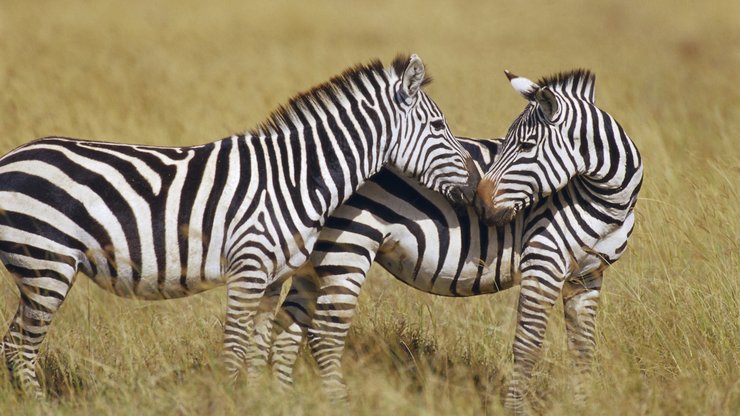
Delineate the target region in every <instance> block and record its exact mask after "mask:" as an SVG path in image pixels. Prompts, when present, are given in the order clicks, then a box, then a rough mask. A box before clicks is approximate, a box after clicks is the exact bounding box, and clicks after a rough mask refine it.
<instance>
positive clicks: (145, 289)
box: [85, 273, 226, 300]
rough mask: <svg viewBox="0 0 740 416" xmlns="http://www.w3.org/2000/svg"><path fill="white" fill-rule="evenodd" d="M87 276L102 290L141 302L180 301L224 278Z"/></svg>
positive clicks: (147, 275)
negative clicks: (142, 300)
mask: <svg viewBox="0 0 740 416" xmlns="http://www.w3.org/2000/svg"><path fill="white" fill-rule="evenodd" d="M85 274H87V273H85ZM88 277H90V279H91V280H92V281H94V282H95V283H96V284H97V285H98V286H100V287H101V288H103V289H104V290H107V291H109V292H112V293H114V294H116V295H118V296H121V297H126V298H136V299H144V300H161V299H176V298H182V297H186V296H191V295H195V294H198V293H201V292H204V291H206V290H209V289H213V288H215V287H219V286H222V285H224V284H226V278H225V277H224V276H222V275H218V276H186V275H160V274H144V275H140V276H136V277H133V276H112V275H109V274H103V273H98V274H97V275H95V276H89V275H88Z"/></svg>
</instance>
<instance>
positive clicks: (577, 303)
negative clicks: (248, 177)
mask: <svg viewBox="0 0 740 416" xmlns="http://www.w3.org/2000/svg"><path fill="white" fill-rule="evenodd" d="M507 75H508V77H509V79H510V81H511V84H512V86H513V87H514V88H515V89H516V90H517V91H519V92H520V93H521V94H522V95H524V97H525V98H526V99H527V100H528V101H529V104H528V105H527V107H526V108H525V110H524V112H523V113H522V114H521V115H520V116H519V117H518V118H517V119H516V121H515V122H514V123H513V125H512V127H511V128H510V129H509V131H508V133H507V135H506V137H505V138H504V139H503V140H490V141H482V142H477V143H476V142H469V141H465V140H462V143H463V145H464V146H466V148H467V149H468V151H469V153H470V154H471V155H473V156H474V157H475V158H476V162H477V163H478V164H479V165H480V167H481V169H482V170H484V171H488V173H486V175H485V176H484V178H483V179H482V181H481V184H480V185H479V188H478V196H479V199H477V200H476V204H475V205H476V207H477V209H474V208H472V207H469V208H468V209H467V210H465V211H460V210H456V209H455V208H454V207H453V206H451V205H450V204H449V202H448V201H445V200H444V199H443V198H441V197H440V196H439V195H435V194H434V193H431V192H428V191H426V190H424V189H422V188H420V187H419V186H418V185H416V184H414V183H412V182H410V181H408V180H405V179H403V178H402V177H401V176H400V175H398V174H397V173H395V172H393V171H392V170H390V169H386V170H384V171H383V172H382V173H380V174H378V175H376V176H375V177H374V178H373V179H372V180H371V181H369V182H368V183H367V184H366V185H365V186H364V187H363V188H361V189H360V190H358V192H357V193H356V194H355V195H354V196H353V197H352V198H350V199H349V200H348V201H347V202H346V203H345V205H344V206H342V207H340V208H339V209H338V210H337V211H335V212H334V214H333V215H332V217H331V218H329V220H328V221H327V225H326V227H325V228H324V229H323V230H322V233H321V235H320V237H319V241H318V243H317V244H316V246H315V248H314V252H313V253H312V255H311V257H310V260H309V263H310V264H311V265H312V269H310V270H308V269H303V270H301V271H300V272H301V273H299V274H297V275H295V276H294V277H293V281H292V284H291V287H290V290H289V292H288V295H287V297H286V299H285V301H284V302H283V304H282V305H281V308H280V310H279V311H278V314H277V316H276V322H278V324H277V325H276V326H275V329H276V330H275V335H274V336H275V338H274V344H273V352H272V353H273V359H272V361H273V370H274V373H275V376H276V378H277V379H278V381H279V382H280V383H281V384H282V385H284V386H286V387H287V386H289V385H290V384H291V383H292V368H293V365H294V362H295V359H296V356H297V354H298V346H299V345H300V342H301V340H302V339H303V337H305V336H306V335H307V336H308V339H309V347H310V350H311V353H312V355H313V357H314V358H315V359H316V361H317V364H318V367H319V371H320V373H321V375H322V384H323V389H324V391H325V392H326V393H327V395H328V396H329V397H330V398H332V399H334V400H338V401H344V400H346V399H347V390H346V387H345V384H344V381H343V375H342V369H341V356H342V353H343V350H344V342H345V337H346V335H347V332H348V331H349V327H350V324H351V320H352V317H353V314H354V310H355V307H356V305H357V298H358V296H359V294H360V290H361V288H362V284H363V283H364V281H365V278H366V275H367V272H368V270H369V268H370V266H371V264H372V263H373V261H376V262H378V263H379V264H380V265H382V266H383V267H384V268H385V269H387V270H388V271H389V272H390V273H391V274H392V275H393V276H395V277H396V278H397V279H399V280H401V281H403V282H404V283H406V284H408V285H410V286H412V287H414V288H416V289H419V290H421V291H424V292H427V293H432V294H436V295H442V296H452V297H465V296H475V295H481V294H488V293H496V292H499V291H502V290H506V289H509V288H512V287H514V286H521V292H520V295H519V306H518V309H517V311H518V316H517V324H518V325H517V329H516V336H515V339H514V343H513V344H514V346H513V355H514V368H513V375H512V377H511V382H510V384H509V387H508V392H507V395H506V398H505V405H506V407H507V408H509V409H512V410H513V411H515V412H522V411H523V410H524V406H525V404H524V398H525V395H526V393H527V383H528V380H529V378H530V375H531V370H532V367H533V365H534V364H535V362H536V360H537V357H538V356H539V351H540V349H541V346H542V340H543V336H544V331H545V327H546V325H547V320H548V315H549V312H550V310H551V308H552V306H553V304H554V303H555V301H556V299H557V297H558V296H560V295H562V302H563V304H564V307H565V312H564V315H565V320H566V329H567V339H568V349H569V351H570V355H571V357H572V361H573V365H574V367H573V368H574V374H573V375H574V379H575V380H574V381H575V385H574V395H575V398H576V400H577V401H580V402H582V401H583V400H585V393H584V387H585V386H584V385H583V380H584V378H585V377H584V376H586V375H587V372H588V369H589V367H590V362H591V360H592V356H593V352H594V347H595V339H594V330H595V326H594V325H595V316H596V309H597V305H598V299H599V294H600V290H601V282H602V275H603V272H604V270H605V269H606V268H607V267H608V266H609V265H611V264H612V263H613V262H615V261H616V260H618V259H619V258H620V257H621V256H622V254H623V253H624V250H625V248H626V244H627V240H628V238H629V236H630V234H631V232H632V229H633V226H634V212H633V209H634V206H635V202H636V199H637V194H638V192H639V189H640V186H641V182H642V164H641V161H640V155H639V152H638V150H637V148H636V147H635V145H634V143H633V142H632V141H631V139H630V138H629V137H628V136H627V134H626V133H625V132H624V131H623V130H622V127H621V126H620V125H619V124H618V123H617V122H616V121H615V120H614V119H613V118H612V117H611V116H610V115H609V114H608V113H606V112H604V111H602V110H600V109H599V108H598V107H596V105H595V101H594V84H595V76H594V75H593V74H592V73H591V72H589V71H586V70H576V71H572V72H566V73H561V74H558V75H555V76H552V77H547V78H543V79H542V80H540V81H539V82H538V83H534V82H531V81H529V80H526V79H525V78H522V77H517V76H514V75H511V74H510V73H508V72H507ZM476 148H477V149H476ZM507 209H509V210H511V211H506V210H507ZM512 211H513V212H512ZM502 212H503V213H502ZM517 214H518V215H517Z"/></svg>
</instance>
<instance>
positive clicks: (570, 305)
mask: <svg viewBox="0 0 740 416" xmlns="http://www.w3.org/2000/svg"><path fill="white" fill-rule="evenodd" d="M602 275H603V271H602V270H599V271H596V272H593V273H591V274H589V275H586V276H584V277H578V278H574V279H570V280H568V281H567V282H566V284H565V286H564V287H563V306H564V308H563V309H564V314H565V328H566V331H567V336H568V350H569V351H570V355H571V358H572V364H573V374H572V376H573V381H574V391H573V394H574V398H575V401H576V403H578V404H584V403H585V401H586V398H587V394H586V388H585V383H586V381H587V378H588V375H589V374H590V371H591V364H592V361H593V356H594V349H595V347H596V339H595V334H594V332H595V330H596V311H597V308H598V304H599V294H600V291H601V279H602Z"/></svg>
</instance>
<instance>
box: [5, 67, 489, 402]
mask: <svg viewBox="0 0 740 416" xmlns="http://www.w3.org/2000/svg"><path fill="white" fill-rule="evenodd" d="M428 82H429V78H428V77H426V75H425V67H424V64H423V62H422V60H421V59H420V58H419V57H418V56H417V55H410V56H408V57H406V58H404V57H403V56H400V55H399V56H398V57H397V58H396V59H395V60H393V62H392V64H391V66H390V67H389V68H387V69H386V68H384V67H383V65H382V64H381V63H380V61H378V60H374V61H372V62H370V63H369V64H361V65H357V66H355V67H353V68H351V69H348V70H346V71H345V72H343V73H342V74H341V75H339V76H336V77H334V78H332V79H331V80H330V81H328V82H327V83H325V84H322V85H320V86H318V87H315V88H313V89H311V90H310V91H308V92H306V93H303V94H299V95H297V96H296V97H294V98H292V99H291V100H290V101H289V103H288V105H287V106H282V107H279V108H278V109H277V110H276V111H274V112H273V113H272V114H271V115H270V117H269V118H268V120H267V121H266V122H264V123H262V124H260V125H259V126H258V127H257V128H256V129H254V130H251V131H249V132H247V133H245V134H239V135H233V136H230V137H227V138H224V139H222V140H219V141H215V142H212V143H208V144H204V145H199V146H192V147H154V146H144V145H129V144H117V143H108V142H99V141H85V140H77V139H69V138H61V137H47V138H43V139H38V140H36V141H33V142H30V143H29V144H26V145H24V146H21V147H19V148H17V149H15V150H13V151H11V152H10V153H9V154H7V155H5V156H4V157H2V159H0V213H1V214H2V215H0V260H2V262H3V264H4V265H5V267H6V268H7V270H8V271H9V272H10V274H11V275H12V276H13V278H14V280H15V283H16V285H17V286H18V289H19V292H20V300H19V304H18V309H17V312H16V314H15V316H14V318H13V319H12V321H11V324H10V328H9V329H8V332H7V333H6V335H5V337H4V338H3V341H2V348H3V352H4V355H5V359H6V364H7V366H8V368H9V369H10V373H11V380H12V381H13V382H14V384H16V385H17V386H18V387H20V390H21V391H22V392H25V393H27V394H31V395H33V396H35V397H43V391H42V389H41V386H40V383H39V381H38V378H37V376H36V361H37V357H38V350H39V345H40V344H41V342H42V341H43V339H44V336H45V335H46V333H47V331H48V329H49V325H50V324H51V321H52V318H53V316H54V313H55V312H56V311H57V310H58V308H59V307H60V305H61V304H62V302H63V301H64V298H65V297H66V295H67V293H68V291H69V289H70V288H71V286H72V283H73V281H74V278H75V275H76V273H77V272H78V271H79V272H82V273H83V274H85V275H86V276H88V277H89V278H90V279H92V280H93V281H94V282H95V283H96V284H98V285H99V286H100V287H102V288H104V289H105V290H108V291H110V292H112V293H114V294H116V295H119V296H123V297H135V298H139V299H148V300H156V299H170V298H179V297H184V296H189V295H193V294H196V293H199V292H202V291H205V290H208V289H210V288H213V287H215V286H221V285H226V287H227V298H228V299H227V310H226V320H225V324H224V334H225V335H224V347H223V360H224V365H225V368H226V370H227V373H228V374H229V377H230V378H231V379H235V378H236V376H237V374H238V373H239V372H240V370H241V367H242V366H243V364H245V363H246V364H247V368H248V371H247V377H248V380H250V379H251V378H252V377H251V376H250V374H251V373H252V372H251V370H250V369H254V368H257V369H259V368H260V367H264V366H265V365H266V357H267V355H268V350H269V345H267V344H266V343H265V340H264V339H262V338H261V337H260V336H259V334H255V333H254V322H255V320H258V319H259V316H260V314H264V311H266V310H269V309H270V307H273V308H274V305H270V302H272V299H271V298H270V297H265V296H263V295H264V293H265V291H266V290H270V289H269V288H271V287H274V286H279V285H280V284H281V282H282V280H284V278H285V276H287V275H288V274H289V273H291V272H292V271H293V270H295V269H296V268H298V267H299V266H300V265H301V264H303V263H304V262H305V261H306V259H307V257H308V254H309V253H310V252H311V250H312V249H313V246H314V245H315V242H316V240H317V237H318V234H319V230H320V229H321V228H322V226H323V225H324V223H325V222H326V219H327V218H328V216H329V215H330V214H331V213H332V212H333V211H334V210H335V209H336V208H337V207H338V206H340V205H341V204H342V203H343V202H344V201H345V200H347V198H349V197H350V195H352V194H353V193H354V191H355V190H356V189H358V188H359V187H360V186H361V185H362V184H363V183H364V182H365V181H366V180H367V179H368V178H369V177H370V176H372V175H373V174H374V173H376V172H377V171H379V170H380V169H381V167H382V166H384V165H386V164H387V165H389V166H393V167H396V168H397V169H399V170H400V171H402V172H403V173H404V174H405V175H409V176H410V177H414V178H417V179H418V180H420V182H421V183H422V184H423V186H426V187H429V188H430V189H433V190H434V191H437V192H440V193H441V194H444V195H445V197H447V198H450V200H451V201H454V202H456V203H463V202H472V200H473V197H474V195H475V190H476V187H477V183H478V181H479V180H480V173H479V172H478V170H477V168H475V165H474V163H473V162H472V159H471V157H470V155H468V154H467V152H466V151H465V150H464V149H463V148H462V147H461V146H460V144H459V143H458V142H457V141H455V139H454V137H453V136H452V134H451V133H450V130H449V127H448V125H447V122H446V121H445V118H444V116H443V114H442V112H441V111H440V110H439V108H438V107H437V105H436V104H435V103H434V102H433V101H432V100H431V98H429V96H427V94H426V93H425V92H424V91H423V90H422V87H423V86H424V85H425V84H427V83H428Z"/></svg>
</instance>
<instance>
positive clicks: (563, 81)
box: [537, 69, 596, 104]
mask: <svg viewBox="0 0 740 416" xmlns="http://www.w3.org/2000/svg"><path fill="white" fill-rule="evenodd" d="M595 83H596V75H595V74H594V73H593V72H591V71H589V70H588V69H576V70H573V71H568V72H560V73H557V74H555V75H551V76H549V77H544V78H541V79H540V80H539V81H537V84H538V85H540V86H541V87H550V88H551V89H553V90H555V91H563V92H568V93H570V94H572V95H574V96H576V97H579V98H582V99H584V100H586V101H588V102H590V103H592V104H593V103H595V99H594V87H595Z"/></svg>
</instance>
